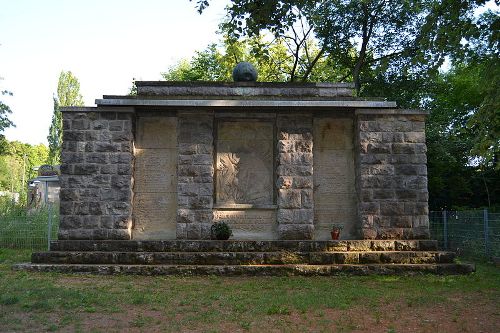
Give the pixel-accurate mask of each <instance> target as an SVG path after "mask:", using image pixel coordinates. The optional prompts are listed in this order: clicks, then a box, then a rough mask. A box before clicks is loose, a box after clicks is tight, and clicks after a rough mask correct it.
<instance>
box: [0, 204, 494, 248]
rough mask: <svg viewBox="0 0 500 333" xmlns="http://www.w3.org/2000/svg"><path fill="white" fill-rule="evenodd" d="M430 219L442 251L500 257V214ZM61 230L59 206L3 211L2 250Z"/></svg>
mask: <svg viewBox="0 0 500 333" xmlns="http://www.w3.org/2000/svg"><path fill="white" fill-rule="evenodd" d="M4 207H5V206H3V207H0V208H4ZM12 207H14V206H12ZM429 218H430V232H431V239H436V240H437V241H438V244H439V247H440V248H441V249H445V250H452V251H456V252H457V253H458V254H459V255H462V256H473V257H483V258H484V257H486V258H491V257H500V213H490V212H488V210H486V209H485V210H467V211H439V212H430V214H429ZM58 229H59V207H58V206H57V205H56V206H53V205H52V204H51V203H49V204H48V205H47V206H44V207H42V208H40V209H37V210H33V211H26V210H25V209H24V208H23V209H21V208H19V209H12V208H10V210H6V209H0V248H2V247H3V248H14V249H32V250H45V249H47V248H48V244H49V242H50V240H51V239H57V232H58Z"/></svg>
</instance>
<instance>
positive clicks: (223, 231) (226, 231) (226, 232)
mask: <svg viewBox="0 0 500 333" xmlns="http://www.w3.org/2000/svg"><path fill="white" fill-rule="evenodd" d="M210 234H211V237H212V239H218V240H228V239H229V237H231V236H232V235H233V231H232V230H231V228H230V227H229V226H228V225H227V223H225V222H217V223H214V224H212V227H211V228H210Z"/></svg>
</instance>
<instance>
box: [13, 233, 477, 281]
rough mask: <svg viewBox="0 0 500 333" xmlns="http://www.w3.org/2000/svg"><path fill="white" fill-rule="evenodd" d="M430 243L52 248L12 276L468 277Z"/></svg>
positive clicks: (85, 244) (71, 243)
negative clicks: (32, 273)
mask: <svg viewBox="0 0 500 333" xmlns="http://www.w3.org/2000/svg"><path fill="white" fill-rule="evenodd" d="M454 258H455V254H454V253H453V252H447V251H438V250H437V242H436V241H433V240H341V241H235V240H233V241H231V240H229V241H211V240H172V241H106V240H105V241H91V240H67V241H54V242H52V243H51V251H49V252H39V253H33V255H32V263H24V264H17V265H14V266H13V269H17V270H29V271H42V272H70V273H93V274H144V275H170V274H181V275H227V276H231V275H305V276H312V275H337V274H352V275H369V274H385V275H392V274H397V275H400V274H403V275H406V274H417V273H431V274H467V273H471V272H473V271H474V270H475V267H474V265H471V264H457V263H454Z"/></svg>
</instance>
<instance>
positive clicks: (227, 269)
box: [12, 263, 476, 276]
mask: <svg viewBox="0 0 500 333" xmlns="http://www.w3.org/2000/svg"><path fill="white" fill-rule="evenodd" d="M12 269H14V270H24V271H33V272H59V273H88V274H99V275H112V274H137V275H182V276H196V275H203V276H211V275H218V276H334V275H346V274H347V275H416V274H439V275H450V274H469V273H472V272H474V271H475V270H476V268H475V265H473V264H364V265H360V264H357V265H295V264H293V265H236V266H235V265H68V264H66V265H56V264H30V263H24V264H15V265H13V266H12Z"/></svg>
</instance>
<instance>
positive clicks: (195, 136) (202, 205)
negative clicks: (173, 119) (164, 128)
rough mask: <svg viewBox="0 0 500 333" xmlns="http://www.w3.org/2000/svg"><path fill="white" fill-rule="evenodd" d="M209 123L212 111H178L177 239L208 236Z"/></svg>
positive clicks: (211, 169) (210, 203) (210, 201)
mask: <svg viewBox="0 0 500 333" xmlns="http://www.w3.org/2000/svg"><path fill="white" fill-rule="evenodd" d="M213 123H214V121H213V114H212V113H200V112H196V113H190V112H185V113H184V112H179V113H178V123H177V126H178V127H177V142H178V152H179V158H178V171H177V175H178V177H177V179H178V183H177V198H178V199H177V233H176V234H177V238H178V239H209V238H210V227H211V225H212V218H213V216H212V214H213V213H212V208H213V195H214V183H213V178H214V156H213V154H214V151H213V150H214V149H213V146H214V145H213Z"/></svg>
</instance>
